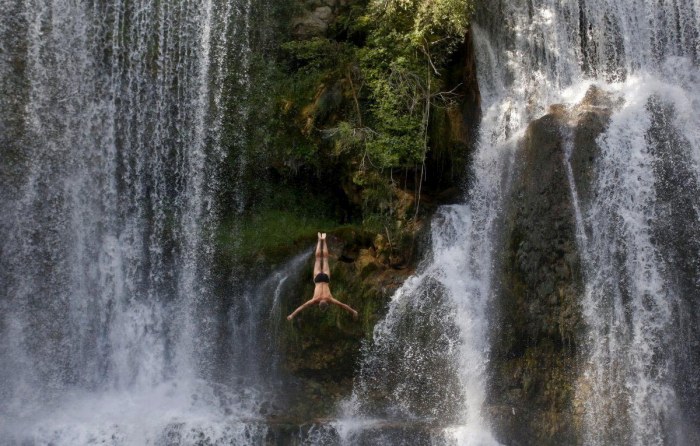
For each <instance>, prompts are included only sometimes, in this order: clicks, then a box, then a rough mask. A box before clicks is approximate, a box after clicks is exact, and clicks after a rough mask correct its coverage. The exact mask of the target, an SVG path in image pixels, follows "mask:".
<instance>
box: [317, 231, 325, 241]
mask: <svg viewBox="0 0 700 446" xmlns="http://www.w3.org/2000/svg"><path fill="white" fill-rule="evenodd" d="M316 234H317V235H318V239H319V240H323V237H322V236H321V233H320V232H317V233H316Z"/></svg>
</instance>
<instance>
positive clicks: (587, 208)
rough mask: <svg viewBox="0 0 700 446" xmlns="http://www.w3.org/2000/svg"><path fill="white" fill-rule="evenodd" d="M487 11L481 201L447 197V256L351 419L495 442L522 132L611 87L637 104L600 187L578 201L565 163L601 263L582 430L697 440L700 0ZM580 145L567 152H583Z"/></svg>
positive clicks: (587, 243) (379, 342) (617, 122)
mask: <svg viewBox="0 0 700 446" xmlns="http://www.w3.org/2000/svg"><path fill="white" fill-rule="evenodd" d="M479 9H480V10H479V11H478V13H477V16H476V25H475V26H474V27H473V32H474V37H475V45H476V47H477V56H478V57H477V61H478V74H479V87H480V91H481V95H482V99H483V120H482V123H481V126H480V140H479V145H478V149H477V153H476V156H475V160H474V164H473V168H472V171H471V176H472V178H474V184H473V186H472V188H471V190H470V191H469V193H468V194H467V198H466V204H465V205H462V206H452V207H447V208H444V209H443V210H442V211H441V212H440V213H439V215H438V216H437V217H436V219H435V221H434V222H433V230H432V251H431V252H432V253H431V255H430V256H429V259H428V260H426V261H425V262H424V264H423V265H422V267H421V268H420V272H419V273H418V274H417V275H416V276H414V277H413V278H411V279H409V280H408V281H407V283H406V284H405V285H404V286H403V287H402V288H401V289H400V290H399V291H398V292H397V293H396V295H395V296H394V297H393V299H392V302H391V305H390V308H389V312H388V315H387V317H386V319H385V320H384V321H382V322H381V323H380V324H379V325H378V326H377V327H376V329H375V333H374V341H373V344H372V345H370V346H369V347H368V348H367V349H366V351H365V352H364V359H363V363H362V371H361V373H360V376H359V377H358V380H357V381H356V385H355V390H354V395H353V398H352V399H351V400H350V401H349V402H348V405H347V407H346V413H347V414H346V417H345V418H344V419H343V420H342V421H340V422H339V424H338V431H339V432H341V437H342V438H343V439H344V441H345V442H346V443H348V444H362V442H363V441H364V442H366V441H368V439H369V440H372V441H374V440H378V439H379V440H381V441H383V442H385V443H388V444H391V443H393V444H403V443H402V441H406V439H407V438H413V439H414V440H416V441H418V440H417V439H420V436H416V431H415V430H411V429H410V428H399V429H395V432H394V433H392V432H391V431H390V430H389V431H387V430H386V429H385V430H384V431H379V432H377V431H376V429H374V430H373V426H375V425H377V423H379V424H381V422H378V421H377V420H386V419H403V420H406V419H408V420H422V421H423V422H425V421H428V422H430V421H431V420H432V422H434V423H436V424H438V425H439V424H441V423H444V424H449V425H450V426H449V427H446V428H445V429H444V430H442V431H441V432H438V433H437V434H435V433H434V432H433V434H430V435H429V437H430V438H431V440H429V441H428V443H432V442H435V439H436V438H438V439H441V440H439V441H438V443H439V442H442V441H447V442H449V443H452V442H455V443H457V444H491V443H493V442H494V441H493V439H492V437H491V435H490V434H489V429H488V420H486V419H484V417H483V415H482V412H483V410H484V408H483V407H482V406H483V403H484V395H485V378H484V373H485V369H486V364H487V360H488V351H489V342H488V340H486V336H485V333H488V324H487V322H486V321H487V320H488V314H487V309H488V306H489V302H490V300H491V299H492V296H491V295H492V294H493V293H494V291H493V290H492V288H491V287H492V285H493V284H492V281H493V277H492V268H493V262H494V260H493V259H494V254H493V252H492V250H493V246H494V242H495V240H496V239H497V236H498V234H496V233H495V231H496V230H497V227H498V225H497V224H496V222H497V221H498V218H499V212H500V210H501V208H502V207H503V206H504V203H503V202H502V197H504V196H506V194H507V192H508V190H509V180H510V178H511V176H512V172H513V168H512V159H513V153H514V152H515V147H516V141H517V140H518V139H519V138H520V137H521V136H522V134H523V132H524V130H525V128H526V127H527V125H528V123H529V122H530V121H532V120H533V119H535V118H538V117H540V116H542V115H543V114H545V113H546V112H547V110H548V108H549V106H551V105H553V104H558V103H564V104H568V105H569V106H573V105H575V104H577V103H579V102H580V101H581V100H582V98H583V96H584V93H585V92H586V91H587V90H588V88H589V87H590V86H591V85H597V86H599V87H600V88H602V89H603V90H604V91H607V92H608V94H609V95H610V96H611V97H612V98H614V99H616V100H617V102H618V103H620V104H621V105H620V106H619V108H617V109H615V110H613V115H612V118H611V122H610V123H609V126H608V128H607V130H606V131H605V132H604V133H603V134H602V135H601V137H600V138H599V139H598V144H599V146H600V149H601V153H600V159H599V160H597V163H596V167H595V169H596V172H595V179H594V184H593V186H592V187H593V190H594V193H593V198H592V199H591V200H590V202H585V203H582V202H581V200H579V197H578V195H577V193H576V185H575V184H574V179H573V178H574V176H573V172H572V171H571V166H566V167H567V171H568V173H569V179H570V182H571V184H570V187H571V190H572V193H573V199H574V200H573V201H574V204H575V211H576V216H575V217H576V221H577V224H578V228H577V234H578V241H579V249H580V252H581V256H582V259H583V263H584V269H585V272H584V274H585V277H584V280H585V290H586V291H585V297H584V300H583V303H582V307H583V312H584V318H585V322H586V325H587V327H588V328H587V330H588V332H587V334H586V336H585V339H583V340H582V344H583V346H584V347H583V349H582V350H583V355H584V356H583V357H582V359H581V369H582V370H581V373H582V377H581V380H580V381H581V383H580V384H579V389H578V391H577V397H578V398H580V399H581V400H582V401H583V404H584V417H583V426H582V428H583V429H582V430H583V432H581V435H582V439H583V441H584V443H585V444H596V445H597V444H600V445H603V444H635V445H647V444H693V441H695V440H696V439H698V438H699V437H698V423H697V420H698V419H700V417H699V416H700V410H699V408H698V396H699V395H700V390H699V389H700V383H699V380H700V378H698V374H697V367H698V366H700V364H699V361H698V359H699V358H698V353H697V352H698V342H700V336H699V333H698V328H697V327H698V298H699V296H700V285H698V284H699V283H700V268H699V265H698V258H700V249H699V248H700V224H699V223H698V221H699V220H700V219H699V211H700V193H699V192H700V190H699V189H698V177H699V176H700V164H699V161H700V145H699V143H700V130H699V129H700V118H698V116H700V96H698V93H699V91H700V90H699V88H700V87H699V86H700V75H699V70H698V62H699V58H700V35H699V34H700V32H699V31H698V30H699V29H700V2H698V1H697V0H695V1H686V2H682V1H666V2H655V1H633V0H626V1H617V0H616V1H608V0H580V1H578V2H568V1H560V0H535V1H524V0H522V1H518V0H516V1H509V2H482V3H481V5H480V8H479ZM613 102H614V101H613ZM563 131H564V138H563V139H564V140H568V139H570V133H571V130H570V129H563ZM568 143H569V147H568V148H567V151H568V152H569V153H567V154H566V155H567V156H566V159H567V160H568V159H570V156H571V153H570V152H571V150H574V149H575V148H574V147H571V146H570V144H571V141H570V140H569V141H568ZM562 186H563V187H566V186H565V185H562ZM679 238H680V239H681V240H679ZM425 339H430V340H431V341H430V342H426V341H425Z"/></svg>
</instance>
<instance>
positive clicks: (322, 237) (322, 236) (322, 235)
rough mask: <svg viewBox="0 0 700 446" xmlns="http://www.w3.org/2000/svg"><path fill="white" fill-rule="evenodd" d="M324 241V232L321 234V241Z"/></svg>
mask: <svg viewBox="0 0 700 446" xmlns="http://www.w3.org/2000/svg"><path fill="white" fill-rule="evenodd" d="M325 239H326V233H325V232H324V233H322V234H321V240H325Z"/></svg>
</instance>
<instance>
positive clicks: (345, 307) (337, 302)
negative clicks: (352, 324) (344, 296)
mask: <svg viewBox="0 0 700 446" xmlns="http://www.w3.org/2000/svg"><path fill="white" fill-rule="evenodd" d="M331 303H333V304H335V305H337V306H339V307H340V308H342V309H343V310H345V311H347V312H348V313H350V314H352V317H354V318H355V319H357V311H355V310H354V309H353V308H352V307H351V306H350V305H346V304H344V303H342V302H340V301H337V300H335V299H331Z"/></svg>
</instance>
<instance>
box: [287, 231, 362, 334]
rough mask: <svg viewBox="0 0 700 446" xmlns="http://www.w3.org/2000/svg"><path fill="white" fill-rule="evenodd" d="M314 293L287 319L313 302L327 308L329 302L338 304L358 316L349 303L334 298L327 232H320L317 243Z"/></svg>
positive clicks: (289, 319)
mask: <svg viewBox="0 0 700 446" xmlns="http://www.w3.org/2000/svg"><path fill="white" fill-rule="evenodd" d="M313 279H314V283H315V284H316V285H315V287H314V295H313V297H312V298H311V299H309V300H307V301H306V302H304V303H303V304H302V305H301V306H300V307H299V308H297V309H296V310H294V312H293V313H292V314H290V315H289V316H287V320H288V321H291V320H292V319H293V318H294V316H296V315H297V314H299V312H300V311H302V310H303V309H304V308H306V307H309V306H311V305H313V304H318V306H319V308H321V309H326V308H327V307H328V304H333V305H337V306H339V307H340V308H342V309H343V310H345V311H347V312H349V313H352V315H353V317H355V318H357V311H355V310H353V309H352V308H351V307H350V306H349V305H345V304H344V303H342V302H339V301H337V300H335V299H334V298H333V295H332V294H331V289H330V281H331V269H330V267H329V266H328V246H327V245H326V234H325V233H323V234H321V233H320V232H319V233H318V242H317V243H316V263H315V264H314V276H313Z"/></svg>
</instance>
